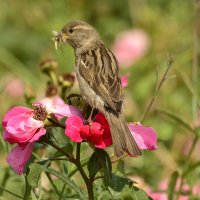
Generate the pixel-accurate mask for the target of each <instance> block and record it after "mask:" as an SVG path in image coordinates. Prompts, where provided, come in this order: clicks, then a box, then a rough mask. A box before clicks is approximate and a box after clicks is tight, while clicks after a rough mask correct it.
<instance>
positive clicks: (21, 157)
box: [6, 143, 34, 175]
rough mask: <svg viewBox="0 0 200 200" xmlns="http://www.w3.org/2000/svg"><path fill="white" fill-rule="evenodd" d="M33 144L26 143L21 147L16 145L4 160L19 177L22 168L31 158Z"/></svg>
mask: <svg viewBox="0 0 200 200" xmlns="http://www.w3.org/2000/svg"><path fill="white" fill-rule="evenodd" d="M33 144H34V143H27V144H26V145H25V146H23V147H20V146H18V145H17V146H16V147H14V148H13V149H12V150H11V152H10V154H9V155H8V156H7V158H6V160H7V162H8V164H9V165H10V166H11V167H12V168H13V170H14V171H15V172H16V173H17V174H19V175H21V174H22V173H23V171H24V167H25V166H26V163H27V162H28V160H29V158H30V157H31V154H32V151H33Z"/></svg>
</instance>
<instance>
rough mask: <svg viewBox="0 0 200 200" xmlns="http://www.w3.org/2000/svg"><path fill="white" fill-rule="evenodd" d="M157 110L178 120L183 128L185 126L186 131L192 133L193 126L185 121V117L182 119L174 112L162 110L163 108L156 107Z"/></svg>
mask: <svg viewBox="0 0 200 200" xmlns="http://www.w3.org/2000/svg"><path fill="white" fill-rule="evenodd" d="M157 111H158V112H160V113H162V114H164V115H166V116H168V117H170V118H172V119H174V120H175V121H176V122H178V123H179V124H181V125H182V126H183V127H184V128H186V129H187V130H188V131H190V132H192V133H194V130H193V128H192V127H191V126H190V124H189V123H187V121H186V120H185V119H182V118H181V117H180V116H178V115H176V114H174V113H173V112H170V111H168V110H164V109H158V110H157Z"/></svg>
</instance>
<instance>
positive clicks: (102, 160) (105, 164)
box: [95, 149, 112, 186]
mask: <svg viewBox="0 0 200 200" xmlns="http://www.w3.org/2000/svg"><path fill="white" fill-rule="evenodd" d="M95 152H96V154H97V156H98V159H99V164H100V166H101V167H102V168H103V174H104V183H105V185H106V186H108V185H109V183H110V181H111V178H112V163H111V160H110V157H109V155H108V154H107V152H106V151H104V150H103V149H95Z"/></svg>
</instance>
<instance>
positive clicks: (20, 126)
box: [2, 97, 82, 174]
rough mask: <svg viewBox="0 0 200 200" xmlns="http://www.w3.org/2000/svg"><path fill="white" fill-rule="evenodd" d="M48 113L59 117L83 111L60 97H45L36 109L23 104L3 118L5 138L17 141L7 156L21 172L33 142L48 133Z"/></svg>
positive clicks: (17, 170) (13, 141) (29, 154)
mask: <svg viewBox="0 0 200 200" xmlns="http://www.w3.org/2000/svg"><path fill="white" fill-rule="evenodd" d="M47 114H54V115H55V116H56V117H57V118H58V119H60V118H62V117H64V116H74V115H78V116H79V117H80V119H82V114H81V112H80V111H79V110H78V109H77V108H74V107H73V106H69V105H67V104H65V103H64V101H62V99H60V98H59V97H53V98H45V99H43V100H41V101H39V102H37V103H35V104H34V110H33V109H30V108H26V107H22V106H18V107H14V108H12V109H10V110H9V111H8V112H7V113H6V114H5V116H4V118H3V122H2V125H3V128H4V133H3V137H4V140H6V141H8V142H9V143H10V144H13V143H17V144H18V146H16V147H14V148H13V149H12V151H11V152H10V154H9V155H8V157H7V161H8V163H9V164H10V165H11V167H12V168H13V169H14V170H15V171H16V172H17V173H18V174H21V173H22V172H23V170H24V167H25V165H26V163H27V161H28V160H29V158H30V156H31V153H32V149H33V148H32V147H33V143H34V142H35V141H37V140H39V138H40V137H41V136H43V135H45V134H46V130H45V128H44V120H45V118H46V116H47Z"/></svg>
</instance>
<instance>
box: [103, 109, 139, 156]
mask: <svg viewBox="0 0 200 200" xmlns="http://www.w3.org/2000/svg"><path fill="white" fill-rule="evenodd" d="M106 119H107V121H108V123H109V125H110V131H111V135H112V140H113V148H114V152H115V155H116V156H118V157H119V156H121V155H123V154H124V151H126V152H128V153H130V154H131V155H132V156H134V157H137V156H140V155H141V154H142V153H141V151H140V149H139V147H138V146H137V144H136V142H135V140H134V138H133V136H132V134H131V132H130V130H129V128H128V124H127V122H126V121H125V119H124V117H123V116H121V115H119V116H116V114H115V113H112V112H109V111H107V112H106Z"/></svg>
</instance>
